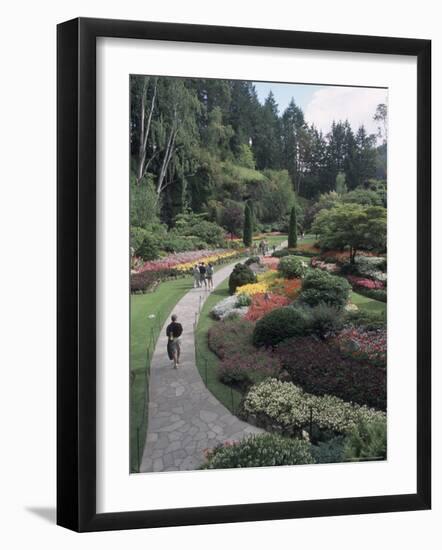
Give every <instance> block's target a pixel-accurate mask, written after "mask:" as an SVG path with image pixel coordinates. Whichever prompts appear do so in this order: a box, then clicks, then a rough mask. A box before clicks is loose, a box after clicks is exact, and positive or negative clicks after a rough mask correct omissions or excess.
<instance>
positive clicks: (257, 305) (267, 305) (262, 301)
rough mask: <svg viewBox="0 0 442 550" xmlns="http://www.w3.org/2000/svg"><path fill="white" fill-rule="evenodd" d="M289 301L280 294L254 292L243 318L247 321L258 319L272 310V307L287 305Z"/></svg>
mask: <svg viewBox="0 0 442 550" xmlns="http://www.w3.org/2000/svg"><path fill="white" fill-rule="evenodd" d="M289 303H290V300H289V299H288V298H287V297H286V296H280V295H278V294H273V293H271V292H267V293H264V294H254V295H253V296H252V303H251V305H250V307H249V310H248V312H247V314H246V316H245V318H246V319H247V320H248V321H258V320H259V319H261V318H262V317H264V315H266V313H268V312H269V311H272V309H275V308H277V307H283V306H287V305H288V304H289Z"/></svg>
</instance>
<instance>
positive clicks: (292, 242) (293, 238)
mask: <svg viewBox="0 0 442 550" xmlns="http://www.w3.org/2000/svg"><path fill="white" fill-rule="evenodd" d="M297 243H298V236H297V227H296V208H295V207H294V206H293V207H292V210H291V212H290V223H289V236H288V247H289V248H296V245H297Z"/></svg>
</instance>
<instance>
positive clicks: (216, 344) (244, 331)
mask: <svg viewBox="0 0 442 550" xmlns="http://www.w3.org/2000/svg"><path fill="white" fill-rule="evenodd" d="M254 327H255V324H254V323H252V322H251V321H246V320H238V319H235V320H229V321H224V322H220V323H216V324H214V325H213V326H212V327H211V328H210V329H209V334H208V345H209V348H210V349H211V350H212V351H213V353H215V354H216V355H217V356H218V357H219V358H220V359H224V358H225V357H229V356H233V355H236V354H237V353H238V350H240V351H241V352H242V353H243V354H244V355H247V354H251V353H253V352H254V351H256V350H255V348H254V347H253V344H252V336H253V329H254Z"/></svg>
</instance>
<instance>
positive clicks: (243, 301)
mask: <svg viewBox="0 0 442 550" xmlns="http://www.w3.org/2000/svg"><path fill="white" fill-rule="evenodd" d="M251 303H252V298H251V297H250V296H249V295H248V294H240V295H239V296H238V299H237V300H236V305H235V308H239V307H248V306H249V305H250V304H251Z"/></svg>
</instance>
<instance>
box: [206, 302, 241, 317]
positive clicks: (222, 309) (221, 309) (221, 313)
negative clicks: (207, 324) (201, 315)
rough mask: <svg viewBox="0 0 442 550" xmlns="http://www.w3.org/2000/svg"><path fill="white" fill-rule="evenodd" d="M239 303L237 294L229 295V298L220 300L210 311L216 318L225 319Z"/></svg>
mask: <svg viewBox="0 0 442 550" xmlns="http://www.w3.org/2000/svg"><path fill="white" fill-rule="evenodd" d="M237 304H238V297H237V296H228V297H227V298H224V300H221V301H220V302H218V303H217V304H216V305H215V307H213V308H212V310H211V312H210V313H211V315H212V317H214V318H215V319H218V320H220V319H225V318H226V317H228V316H229V314H230V313H232V311H234V310H235V308H236V307H237Z"/></svg>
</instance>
